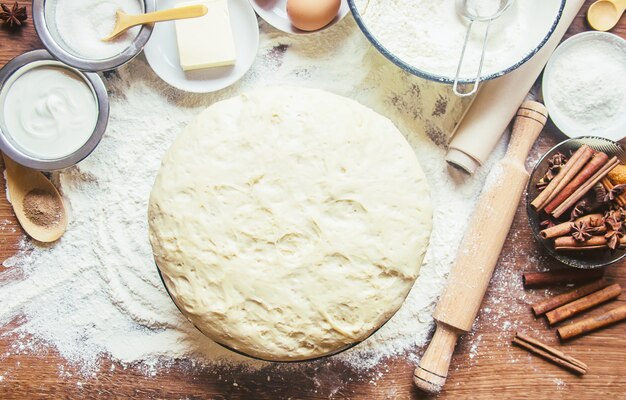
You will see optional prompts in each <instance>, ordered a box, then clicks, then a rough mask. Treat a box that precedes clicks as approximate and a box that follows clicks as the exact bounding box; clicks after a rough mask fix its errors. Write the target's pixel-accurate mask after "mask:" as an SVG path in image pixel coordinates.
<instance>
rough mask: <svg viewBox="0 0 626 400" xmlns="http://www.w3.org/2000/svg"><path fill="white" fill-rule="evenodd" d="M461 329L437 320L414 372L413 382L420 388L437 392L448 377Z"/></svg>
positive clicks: (433, 392)
mask: <svg viewBox="0 0 626 400" xmlns="http://www.w3.org/2000/svg"><path fill="white" fill-rule="evenodd" d="M461 333H462V332H461V331H460V330H458V329H455V328H453V327H451V326H450V325H447V324H444V323H443V322H439V321H437V328H436V330H435V334H434V335H433V338H432V340H431V341H430V344H429V345H428V348H427V349H426V353H424V356H423V357H422V359H421V360H420V362H419V365H418V366H417V368H415V372H414V373H413V382H414V383H415V386H417V387H418V389H420V390H422V391H423V392H426V393H430V394H437V393H439V392H440V391H441V389H442V388H443V385H444V384H445V383H446V379H447V377H448V369H449V368H450V361H451V360H452V354H453V353H454V348H455V347H456V342H457V340H458V338H459V336H460V335H461Z"/></svg>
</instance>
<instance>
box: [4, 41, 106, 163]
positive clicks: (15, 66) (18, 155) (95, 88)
mask: <svg viewBox="0 0 626 400" xmlns="http://www.w3.org/2000/svg"><path fill="white" fill-rule="evenodd" d="M34 63H37V64H39V63H40V64H41V65H55V66H59V67H62V68H66V69H68V70H70V71H71V72H73V73H76V74H77V75H79V76H80V77H82V78H83V79H84V80H85V83H86V84H88V85H89V86H90V89H91V90H92V92H93V94H94V97H95V99H96V103H97V107H98V119H97V120H96V126H95V127H94V130H93V132H92V133H91V136H89V139H88V140H87V141H86V142H85V143H84V144H83V145H82V146H81V147H80V148H79V149H78V150H76V151H75V152H73V153H70V154H68V155H67V156H65V157H61V158H57V159H50V160H47V159H42V158H38V157H36V156H32V155H30V154H28V153H26V152H24V151H23V150H22V149H20V148H19V147H18V146H16V145H15V144H14V143H13V141H12V140H10V139H9V137H8V136H9V133H8V132H6V131H7V130H8V129H6V127H5V126H4V118H0V150H2V152H3V153H4V154H6V155H7V156H8V157H9V158H11V159H12V160H13V161H15V162H17V163H18V164H21V165H23V166H25V167H28V168H32V169H35V170H40V171H54V170H60V169H64V168H67V167H71V166H72V165H75V164H77V163H78V162H80V161H82V160H83V159H84V158H86V157H87V156H88V155H89V154H91V153H92V152H93V151H94V150H95V148H96V147H97V146H98V144H99V143H100V140H102V137H103V136H104V132H105V131H106V128H107V125H108V121H109V95H108V93H107V90H106V87H105V85H104V82H103V81H102V79H101V78H100V76H99V75H98V74H96V73H93V72H83V71H80V70H78V69H76V68H73V67H71V66H68V65H65V64H63V63H62V62H61V61H59V60H57V59H56V58H55V57H53V56H52V55H51V54H50V53H49V52H48V51H47V50H44V49H40V50H33V51H29V52H27V53H24V54H21V55H19V56H17V57H15V58H13V59H12V60H11V61H9V62H8V63H7V64H6V65H5V66H4V67H2V69H0V93H2V92H3V91H4V90H5V88H7V89H8V87H7V86H6V85H5V83H6V82H7V81H8V80H9V79H10V78H11V77H12V76H13V75H14V74H15V73H16V72H18V71H20V70H22V69H23V68H25V67H28V66H29V65H31V64H34ZM34 68H37V67H36V66H35V67H34ZM2 112H3V110H0V114H2Z"/></svg>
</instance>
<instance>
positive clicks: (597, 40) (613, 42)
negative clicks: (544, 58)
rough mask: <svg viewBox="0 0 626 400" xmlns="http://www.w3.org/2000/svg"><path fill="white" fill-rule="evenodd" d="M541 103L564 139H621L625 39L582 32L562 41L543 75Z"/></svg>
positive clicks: (625, 116) (624, 133)
mask: <svg viewBox="0 0 626 400" xmlns="http://www.w3.org/2000/svg"><path fill="white" fill-rule="evenodd" d="M542 83H543V85H542V86H543V87H542V92H543V99H544V102H545V104H546V107H547V109H548V112H549V114H550V118H551V119H552V122H554V124H555V125H556V126H557V128H559V130H560V131H561V132H563V133H564V134H565V135H567V136H569V137H571V138H576V137H581V136H589V135H593V136H600V137H603V138H606V139H611V140H614V141H618V140H621V139H623V138H624V137H626V40H624V39H622V38H620V37H619V36H616V35H614V34H612V33H606V32H583V33H579V34H578V35H574V36H572V37H571V38H569V39H567V40H566V41H564V42H563V43H562V44H561V45H560V46H559V47H558V48H557V49H556V50H555V52H554V53H553V55H552V58H550V61H549V62H548V64H547V65H546V69H545V71H544V74H543V81H542Z"/></svg>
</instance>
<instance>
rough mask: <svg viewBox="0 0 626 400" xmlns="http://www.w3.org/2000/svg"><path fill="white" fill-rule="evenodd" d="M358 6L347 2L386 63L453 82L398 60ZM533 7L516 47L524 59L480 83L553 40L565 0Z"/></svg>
mask: <svg viewBox="0 0 626 400" xmlns="http://www.w3.org/2000/svg"><path fill="white" fill-rule="evenodd" d="M362 1H365V0H362ZM526 1H527V0H517V2H518V3H519V6H520V7H524V6H526ZM357 2H358V0H348V3H349V5H350V10H351V11H352V15H354V19H355V20H356V22H357V24H358V25H359V28H361V30H362V31H363V33H364V34H365V37H366V38H367V39H368V40H369V41H370V42H371V43H372V45H373V46H374V47H375V48H376V49H377V50H378V51H379V52H380V53H381V54H382V55H384V56H385V57H386V58H387V59H389V60H390V61H391V62H393V63H394V64H396V65H397V66H399V67H400V68H402V69H404V70H405V71H407V72H409V73H411V74H413V75H416V76H419V77H422V78H426V79H429V80H432V81H436V82H441V83H449V84H451V83H453V82H454V73H451V74H442V73H441V72H440V71H437V69H436V68H433V67H432V66H429V65H412V64H411V63H410V62H408V61H405V60H403V59H402V58H401V57H399V55H397V54H394V52H392V51H391V50H389V49H388V48H386V47H385V45H384V43H383V42H382V41H381V40H380V38H378V37H377V36H376V34H374V32H373V31H372V30H370V29H369V28H368V26H367V23H366V21H365V20H364V18H363V16H362V15H361V13H360V12H359V8H358V7H357ZM390 3H392V2H390ZM433 3H435V2H433ZM436 3H437V5H438V6H439V7H444V6H445V7H451V6H454V0H446V1H438V2H436ZM533 6H535V7H536V9H534V10H533V16H534V18H533V19H532V21H531V25H529V26H528V27H527V30H526V33H525V34H524V38H520V41H519V42H516V43H514V45H515V46H523V47H522V48H520V49H519V50H520V51H519V54H522V55H521V56H520V57H519V59H517V60H512V61H511V62H510V64H509V65H507V66H505V67H503V68H501V69H499V70H489V69H488V68H483V71H482V74H481V76H480V81H485V80H490V79H495V78H497V77H500V76H502V75H505V74H507V73H509V72H511V71H514V70H515V69H517V68H519V67H520V66H521V65H523V64H524V63H525V62H526V61H528V60H529V59H530V58H531V57H532V56H534V55H535V54H536V53H537V52H538V51H539V50H541V48H542V47H543V46H544V45H545V44H546V42H547V41H548V39H550V36H552V33H554V30H555V29H556V26H557V24H558V23H559V21H560V19H561V15H562V14H563V9H564V7H565V0H542V1H540V2H534V3H533ZM389 9H390V10H391V9H393V5H390V8H389ZM507 15H508V14H506V13H505V14H503V15H502V17H501V18H507ZM441 34H442V35H445V34H446V27H445V26H441ZM492 34H493V33H492ZM521 39H525V40H521ZM415 40H429V38H427V37H425V38H424V37H419V38H417V37H416V38H415ZM488 52H489V47H487V53H488ZM455 57H456V58H457V59H458V58H460V54H459V55H455ZM474 79H475V77H473V76H472V77H466V76H461V77H460V78H459V83H472V82H474Z"/></svg>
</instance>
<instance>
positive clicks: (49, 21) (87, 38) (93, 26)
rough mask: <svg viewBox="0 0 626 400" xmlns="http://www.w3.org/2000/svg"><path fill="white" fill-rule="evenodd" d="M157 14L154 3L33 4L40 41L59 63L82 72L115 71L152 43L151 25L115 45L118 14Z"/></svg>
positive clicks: (43, 0)
mask: <svg viewBox="0 0 626 400" xmlns="http://www.w3.org/2000/svg"><path fill="white" fill-rule="evenodd" d="M120 9H121V10H123V11H124V12H126V13H128V14H141V13H146V12H152V11H155V10H156V2H155V0H80V1H77V0H33V21H34V24H35V29H36V30H37V34H38V35H39V38H40V39H41V41H42V42H43V44H44V46H45V47H46V49H48V51H49V52H50V53H51V54H52V55H53V56H54V57H55V58H56V59H57V60H59V61H62V62H64V63H65V64H67V65H70V66H72V67H74V68H78V69H80V70H83V71H107V70H112V69H115V68H117V67H119V66H121V65H123V64H125V63H127V62H129V61H130V60H132V59H133V58H134V57H135V56H137V55H138V54H139V53H140V52H141V51H142V50H143V47H144V46H145V45H146V43H147V42H148V39H150V35H151V34H152V25H143V26H137V27H134V28H131V29H129V30H128V31H127V32H125V33H124V34H122V35H120V37H118V38H116V39H114V40H112V41H108V42H105V41H102V38H103V37H106V36H107V35H108V34H109V33H111V32H112V31H113V27H114V26H115V18H116V17H115V13H116V11H117V10H120Z"/></svg>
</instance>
